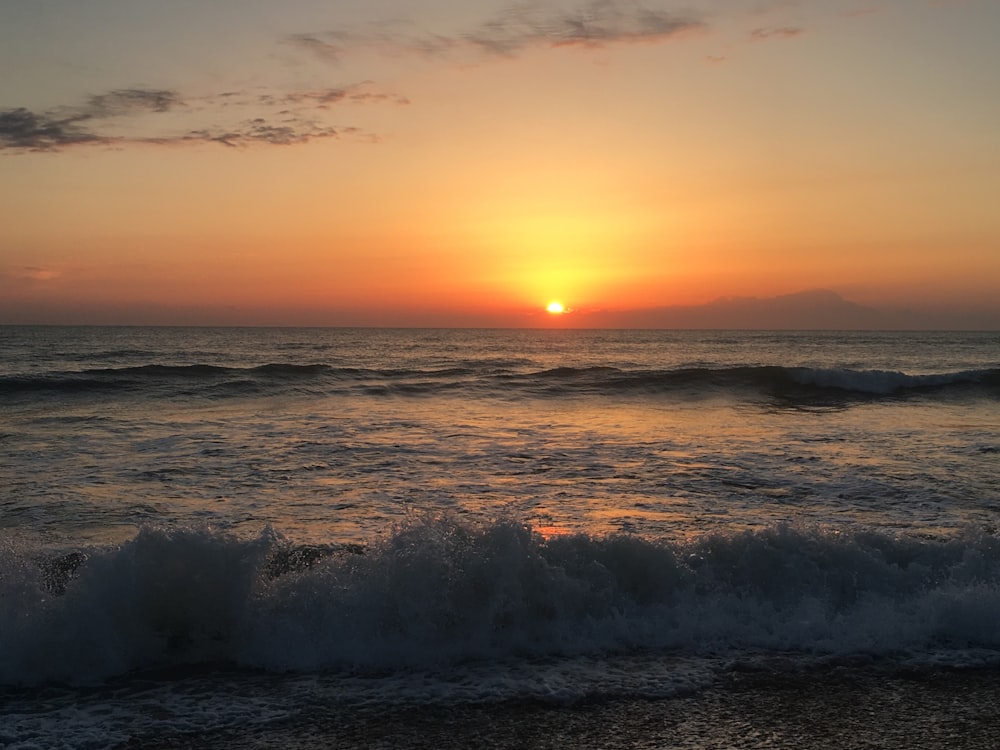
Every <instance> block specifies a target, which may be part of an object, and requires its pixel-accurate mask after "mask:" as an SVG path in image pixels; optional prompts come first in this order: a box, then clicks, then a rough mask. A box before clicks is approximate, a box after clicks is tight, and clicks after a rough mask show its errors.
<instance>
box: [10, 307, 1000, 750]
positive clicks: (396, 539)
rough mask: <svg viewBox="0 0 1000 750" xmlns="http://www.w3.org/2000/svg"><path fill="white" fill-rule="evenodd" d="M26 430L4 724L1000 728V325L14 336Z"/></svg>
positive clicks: (724, 733)
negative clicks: (990, 715) (994, 706)
mask: <svg viewBox="0 0 1000 750" xmlns="http://www.w3.org/2000/svg"><path fill="white" fill-rule="evenodd" d="M0 419H2V421H0V603H2V607H0V685H3V686H5V687H2V688H0V690H2V693H0V706H2V708H0V745H4V744H5V746H10V747H105V746H116V745H117V746H134V747H140V746H142V747H145V746H156V745H155V744H150V743H153V741H154V739H155V741H156V742H159V743H161V746H163V747H183V746H192V747H213V746H226V745H228V746H230V747H256V746H273V747H320V746H332V745H334V744H336V745H337V746H358V747H361V746H378V745H379V743H381V746H385V747H391V746H413V747H418V746H419V747H425V746H430V745H432V744H436V745H439V746H441V745H444V746H455V747H457V746H472V745H478V744H491V745H494V746H510V747H514V746H531V744H532V743H527V742H526V740H525V737H526V736H529V737H531V738H533V743H534V746H540V747H547V746H554V744H555V743H556V742H557V741H559V742H562V743H563V744H566V743H569V744H570V745H571V746H592V747H597V746H604V747H626V746H629V747H632V746H637V747H643V746H647V747H671V746H673V747H688V746H690V747H696V746H710V747H714V746H738V747H744V746H746V747H792V746H809V747H826V746H832V744H823V743H824V742H827V740H824V739H823V738H822V737H820V736H819V735H818V734H816V733H815V732H814V733H813V734H809V730H808V729H807V726H806V723H805V722H804V720H803V719H802V716H804V715H809V716H814V717H815V719H816V721H815V722H813V723H816V722H819V723H818V724H816V725H817V726H825V727H827V731H828V735H829V737H832V736H834V735H835V734H836V735H839V734H840V733H842V732H848V727H849V726H850V727H853V729H851V730H850V732H853V733H854V734H853V736H855V737H856V738H863V737H869V736H870V737H873V738H874V737H876V736H881V737H882V739H883V740H884V742H882V743H881V746H903V745H897V744H896V740H895V739H892V738H893V737H896V736H895V735H891V732H892V731H895V730H894V729H891V728H890V726H889V725H887V724H885V721H884V719H885V717H886V716H887V712H889V713H890V714H891V712H892V711H893V710H898V714H899V717H900V718H899V720H900V721H905V722H910V723H913V724H914V726H915V727H916V726H917V725H920V726H922V727H923V728H922V729H921V730H920V731H921V737H922V739H920V740H919V741H920V742H925V744H924V745H919V744H912V743H911V744H908V745H906V746H911V747H920V746H926V747H931V746H942V745H941V744H937V745H934V744H926V743H928V742H931V741H932V738H938V739H941V738H945V737H946V734H943V733H945V732H946V731H951V730H949V729H948V727H949V726H951V727H952V728H954V726H959V725H960V726H961V727H962V731H963V732H966V734H967V736H968V737H974V736H979V735H976V734H975V733H976V732H981V731H984V730H983V727H986V726H992V725H990V724H989V722H988V721H985V720H984V719H983V718H982V716H981V714H980V713H977V710H978V709H977V708H976V706H977V705H980V704H981V703H985V702H988V701H989V700H992V699H994V698H995V697H1000V696H997V693H996V689H995V688H996V678H995V674H996V673H995V672H994V667H995V665H997V663H998V658H997V657H998V656H1000V630H998V629H997V627H996V623H997V622H1000V584H998V581H1000V577H998V576H1000V536H998V533H997V520H998V517H1000V480H998V478H997V477H998V472H997V470H996V467H997V465H998V464H997V456H998V455H1000V336H998V335H997V334H988V333H957V334H947V333H929V334H915V333H898V334H896V333H826V332H824V333H766V332H765V333H757V332H649V331H625V332H623V331H618V332H609V331H594V332H581V331H466V330H462V331H439V330H428V331H387V330H345V329H143V328H31V327H14V328H4V329H2V331H0ZM790 685H793V686H797V687H789V686H790ZM939 685H940V686H941V687H940V689H939V688H938V686H939ZM886 686H894V687H893V688H892V691H890V692H886V690H887V689H888V688H887V687H886ZM963 686H964V687H963ZM963 691H965V692H964V693H963ZM966 693H967V694H968V695H969V696H972V697H970V698H969V699H968V701H966V702H964V703H963V702H962V701H963V700H964V699H961V700H960V699H959V698H955V696H960V695H964V694H966ZM827 694H829V695H830V696H840V698H837V699H836V700H834V698H830V703H829V705H828V706H827V708H826V710H825V711H824V708H823V706H824V699H823V696H824V695H827ZM852 695H854V696H855V697H857V698H858V700H861V704H862V705H863V704H864V702H865V701H866V700H871V701H873V702H872V704H871V708H870V710H871V712H872V715H873V716H881V717H883V721H881V722H879V723H876V724H874V725H873V724H872V723H871V722H867V723H866V722H865V721H864V719H863V715H862V714H859V713H858V711H860V710H861V709H851V711H853V713H851V711H848V710H847V709H846V708H845V706H848V705H849V704H851V701H850V700H849V698H850V696H852ZM877 696H881V697H880V698H878V700H879V701H881V702H878V703H876V702H874V701H875V700H876V697H877ZM948 696H951V698H948V700H951V701H952V703H946V704H941V703H940V702H941V701H945V699H946V698H947V697H948ZM838 701H839V702H838ZM886 701H889V703H887V702H886ZM976 701H979V702H980V703H976ZM938 704H940V705H941V706H943V705H950V706H952V708H950V709H948V711H945V710H944V709H943V708H940V706H939V708H940V710H938V711H937V713H934V712H933V711H928V710H925V707H927V706H932V705H938ZM783 706H784V708H783ZM893 706H895V707H896V708H895V709H893V708H892V707H893ZM754 707H756V708H754ZM802 712H811V713H806V714H803V713H802ZM712 716H717V717H721V718H720V719H719V720H718V722H717V723H716V722H714V721H713V720H712V719H711V717H712ZM852 716H853V717H854V718H851V717H852ZM948 716H953V717H954V716H960V717H964V718H963V719H961V721H960V722H959V724H957V725H955V724H954V722H953V723H952V724H949V721H950V720H949V719H948ZM935 717H936V718H935ZM956 721H958V720H957V719H956ZM824 722H825V723H824ZM921 722H922V723H921ZM665 727H671V728H672V730H671V731H675V732H676V733H677V734H676V736H674V737H673V739H670V738H668V737H667V735H666V734H664V728H665ZM768 727H771V728H770V729H768ZM817 731H819V730H817ZM449 732H450V733H451V735H452V736H453V737H454V738H455V739H454V742H453V743H452V745H448V744H446V743H445V742H444V740H443V739H441V738H442V737H443V736H444V734H446V733H449ZM768 732H771V734H768ZM803 732H804V733H805V734H803ZM865 732H868V734H865ZM879 732H881V735H879ZM969 732H971V733H972V734H969ZM525 733H527V735H525ZM574 733H575V734H574ZM754 733H756V734H754ZM873 733H874V734H873ZM559 737H563V738H565V739H564V740H562V741H560V740H558V738H559ZM574 738H575V739H574ZM615 738H617V739H615ZM668 741H670V742H673V743H674V744H666V743H668ZM865 741H868V740H865ZM934 741H937V740H934ZM943 741H944V739H941V742H943ZM976 741H978V740H976ZM546 742H548V743H549V744H545V743H546ZM796 742H799V743H800V744H798V745H796V744H795V743H796ZM830 742H832V740H830ZM914 742H916V740H914ZM969 742H970V743H972V744H966V745H955V746H968V747H980V746H981V747H986V746H987V745H983V744H980V745H977V744H974V743H973V740H971V739H970V740H969ZM185 743H189V744H188V745H186V744H185ZM255 743H256V744H255ZM260 743H263V744H260ZM456 743H457V744H456ZM616 743H617V744H616ZM684 743H688V744H684ZM699 743H700V744H699ZM769 743H770V744H769ZM857 743H858V744H856V745H851V744H849V743H848V744H846V745H845V744H844V742H843V740H841V741H840V742H839V744H840V746H847V747H851V746H857V747H864V746H869V745H865V744H864V742H863V741H862V740H861V739H857ZM870 743H871V744H874V745H879V744H880V743H879V742H877V741H876V740H875V739H872V740H871V741H870Z"/></svg>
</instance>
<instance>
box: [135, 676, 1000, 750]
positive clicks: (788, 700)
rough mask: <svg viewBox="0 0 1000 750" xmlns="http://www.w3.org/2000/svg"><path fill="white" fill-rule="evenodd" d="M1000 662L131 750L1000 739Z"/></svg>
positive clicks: (401, 718)
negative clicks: (999, 709)
mask: <svg viewBox="0 0 1000 750" xmlns="http://www.w3.org/2000/svg"><path fill="white" fill-rule="evenodd" d="M998 704H1000V670H996V669H985V668H979V669H968V670H958V669H948V670H945V669H942V670H931V671H921V670H906V671H902V672H900V671H894V672H891V673H887V672H885V671H884V670H880V669H868V668H862V669H856V668H845V667H838V668H834V669H829V670H824V671H822V672H820V673H816V672H810V673H797V674H775V673H756V672H755V673H733V674H730V675H727V676H725V677H723V678H721V679H720V681H719V682H718V683H717V684H716V685H715V686H712V687H709V688H705V689H703V690H699V691H697V692H695V693H691V694H688V695H682V696H677V697H673V698H665V699H645V698H635V699H621V698H613V699H607V700H587V701H581V702H578V703H575V704H572V705H551V704H545V703H542V702H539V701H531V702H520V701H515V702H507V703H499V704H458V705H453V706H441V705H436V706H426V707H406V708H396V709H388V710H380V709H379V708H378V707H368V708H365V709H361V710H357V709H352V710H350V711H342V712H341V711H338V710H337V709H335V708H331V709H330V710H329V711H320V710H311V711H310V712H309V713H306V714H304V715H301V716H298V717H296V718H294V719H287V720H281V721H278V722H275V723H274V724H271V725H268V726H265V727H257V728H254V729H249V730H237V731H233V730H225V731H218V732H210V733H200V734H199V733H195V734H187V735H178V736H176V737H172V738H159V739H153V738H150V737H144V738H138V737H137V738H134V739H133V740H130V741H128V742H125V743H123V744H119V745H117V748H119V749H120V750H134V749H137V748H140V747H141V748H146V749H148V750H179V749H181V748H214V747H219V748H223V747H224V748H227V750H251V749H253V750H260V749H261V748H286V749H287V750H319V749H320V748H330V747H336V748H414V749H415V748H428V749H431V748H433V749H434V750H447V749H450V748H456V749H457V748H470V747H490V748H540V749H545V750H549V749H551V750H566V748H607V749H609V750H614V749H616V748H678V749H679V748H691V749H695V748H702V749H707V748H730V747H732V748H741V750H749V749H751V748H771V749H773V748H809V750H851V749H853V748H858V749H859V750H860V749H861V748H894V747H898V748H904V747H905V748H907V749H908V750H931V749H934V750H940V748H967V749H969V750H980V749H981V750H987V749H992V748H995V747H996V743H997V737H998V736H1000V712H997V710H996V706H997V705H998Z"/></svg>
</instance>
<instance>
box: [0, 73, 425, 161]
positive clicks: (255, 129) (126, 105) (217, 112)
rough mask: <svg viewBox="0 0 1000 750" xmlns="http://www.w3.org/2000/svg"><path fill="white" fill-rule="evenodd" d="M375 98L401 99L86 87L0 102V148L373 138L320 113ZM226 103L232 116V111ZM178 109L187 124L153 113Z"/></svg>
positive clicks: (355, 89)
mask: <svg viewBox="0 0 1000 750" xmlns="http://www.w3.org/2000/svg"><path fill="white" fill-rule="evenodd" d="M379 102H392V103H397V104H405V103H406V99H405V98H404V97H400V96H397V95H393V94H386V93H383V92H379V91H377V90H374V89H373V88H372V87H371V85H370V84H369V83H368V82H365V83H362V84H355V85H351V86H344V87H339V88H327V89H315V90H304V91H285V92H225V93H221V94H214V95H210V96H201V97H194V98H189V99H185V98H184V97H182V96H181V95H180V94H179V93H178V92H176V91H169V90H165V89H142V88H129V89H116V90H113V91H109V92H106V93H102V94H94V95H91V96H89V97H88V98H87V99H86V100H85V102H84V103H83V104H81V105H77V106H61V107H56V108H53V109H50V110H45V111H42V112H34V111H32V110H29V109H27V108H25V107H17V108H13V109H6V110H0V151H60V150H63V149H66V148H69V147H75V146H84V145H88V146H92V145H117V146H122V145H130V144H131V145H134V144H147V145H183V144H193V143H199V142H202V143H220V144H223V145H227V146H251V145H257V144H269V145H280V146H287V145H293V144H297V143H306V142H308V141H311V140H315V139H320V138H337V137H340V136H347V135H349V136H354V137H359V138H364V139H366V140H373V139H374V136H372V135H371V134H365V133H364V132H363V131H362V130H361V129H360V128H357V127H352V126H348V127H340V126H338V127H334V126H333V125H330V124H328V123H325V122H323V121H322V119H321V117H319V115H322V114H323V113H324V112H325V111H326V110H329V109H330V108H331V107H333V106H334V105H339V104H352V103H353V104H359V103H379ZM233 110H235V112H236V113H237V117H236V118H233V117H232V115H231V113H232V111H233ZM178 113H180V114H182V115H183V117H182V118H180V119H181V121H182V122H186V123H188V127H187V128H179V127H178V126H177V124H176V122H175V121H174V120H173V119H172V120H171V121H170V122H160V121H158V120H157V119H156V116H165V115H177V114H178ZM239 113H243V116H239ZM140 115H152V116H154V117H153V119H152V120H148V119H147V120H144V121H143V123H142V127H141V128H140V129H139V132H132V131H134V130H135V129H136V128H134V127H133V128H130V127H129V125H130V124H131V123H129V120H130V119H132V118H138V117H139V116H140ZM174 119H176V118H174ZM219 120H221V121H223V122H222V124H220V122H218V121H219ZM227 120H228V122H227ZM206 121H208V122H206ZM158 126H159V129H158V130H157V129H156V128H157V127H158Z"/></svg>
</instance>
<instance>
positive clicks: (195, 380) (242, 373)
mask: <svg viewBox="0 0 1000 750" xmlns="http://www.w3.org/2000/svg"><path fill="white" fill-rule="evenodd" d="M282 389H289V390H291V391H305V392H308V393H313V394H316V395H324V394H330V395H333V394H338V393H363V394H367V395H400V396H407V395H411V396H412V395H434V394H436V393H442V394H443V393H462V392H463V391H470V392H474V393H475V395H477V396H483V395H487V396H489V395H492V396H496V397H501V398H503V397H520V396H527V397H543V398H544V397H559V396H588V395H590V396H614V395H619V394H622V395H629V394H632V395H636V394H638V395H643V394H649V395H663V396H671V395H673V396H677V397H682V398H705V397H725V398H736V399H739V398H755V397H764V398H767V399H771V400H777V401H780V402H787V403H790V404H793V405H794V404H795V403H797V402H800V401H801V402H803V403H811V402H823V401H832V402H851V401H870V400H877V399H885V398H894V399H898V398H908V397H921V398H934V397H939V396H942V397H943V396H949V397H953V396H958V397H968V398H987V399H997V398H1000V369H978V370H964V371H955V372H947V373H937V374H907V373H902V372H897V371H888V370H854V369H847V368H809V367H782V366H775V365H769V366H737V367H682V368H676V369H665V370H641V369H636V370H631V369H622V368H617V367H607V366H599V367H557V368H551V369H545V370H530V369H526V368H524V367H523V366H521V367H509V368H508V367H503V366H498V365H497V364H496V363H495V362H491V361H486V362H479V363H477V362H471V361H470V362H464V363H462V365H461V366H452V367H442V368H427V369H420V368H385V369H373V368H363V367H335V366H332V365H328V364H323V363H311V364H296V363H287V362H284V363H269V364H264V365H260V366H256V367H224V366H218V365H209V364H190V365H159V364H150V365H142V366H137V367H120V368H100V369H88V370H80V371H64V372H50V373H42V374H37V375H30V376H7V377H0V397H2V396H4V395H6V396H16V395H18V394H22V395H24V396H30V395H31V394H38V393H42V392H49V393H56V394H65V395H73V394H88V393H94V394H101V393H115V392H132V393H138V394H140V395H141V394H142V393H143V391H144V390H149V392H150V393H154V392H155V393H156V394H157V395H172V394H176V395H185V396H190V395H205V396H207V397H212V398H224V397H227V396H241V395H247V394H250V393H260V394H271V393H279V392H281V390H282Z"/></svg>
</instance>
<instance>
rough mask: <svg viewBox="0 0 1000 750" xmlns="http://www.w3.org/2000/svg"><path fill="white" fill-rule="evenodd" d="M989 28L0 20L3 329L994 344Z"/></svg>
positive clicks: (998, 143)
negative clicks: (744, 308) (863, 318)
mask: <svg viewBox="0 0 1000 750" xmlns="http://www.w3.org/2000/svg"><path fill="white" fill-rule="evenodd" d="M997 29H1000V3H998V2H996V0H687V1H686V2H673V0H648V2H632V1H631V0H598V1H596V2H588V1H584V2H578V1H577V0H566V1H565V2H559V3H548V2H530V3H508V2H502V1H499V0H497V1H494V0H464V1H463V2H461V3H456V2H454V1H453V0H428V1H424V0H416V1H413V0H411V1H409V2H403V1H402V0H369V1H367V2H364V3H360V2H344V1H328V2H320V1H319V0H284V1H283V2H282V3H275V2H273V1H272V0H211V2H205V0H172V1H171V2H169V3H167V2H162V1H161V0H87V1H86V2H80V0H4V2H3V3H0V70H2V71H3V75H2V76H0V323H57V324H63V323H70V324H72V323H96V324H107V323H123V324H238V325H414V326H421V325H456V326H467V325H468V326H475V325H499V326H551V325H559V326H590V325H602V324H603V322H605V321H613V322H614V325H616V326H618V325H621V326H629V325H649V324H653V325H655V321H656V320H660V319H662V320H667V318H657V317H656V313H657V311H677V310H700V309H717V308H719V307H720V305H722V306H726V304H724V303H727V301H729V302H731V301H732V300H734V299H735V300H740V299H742V298H755V299H756V300H760V301H761V304H763V303H764V302H766V301H767V300H769V299H773V298H776V299H783V300H787V299H792V298H794V299H799V297H789V295H797V294H799V293H800V292H808V291H811V290H812V291H815V290H824V293H825V292H832V293H834V295H836V297H837V299H841V300H843V301H844V302H845V304H846V303H849V304H850V305H852V306H857V305H860V306H864V307H866V308H869V307H870V308H876V309H878V310H889V311H895V312H896V313H900V314H902V313H911V312H912V313H913V314H914V315H918V316H919V319H920V320H921V321H924V322H925V323H926V322H928V321H930V322H929V323H928V325H930V326H935V327H949V326H951V325H959V326H960V327H967V326H966V325H965V324H968V325H969V326H972V327H986V328H998V329H1000V294H998V289H1000V209H998V206H1000V204H998V196H1000V88H998V85H997V71H1000V45H997V44H996V39H995V37H996V31H997ZM802 299H804V300H808V299H810V297H809V295H805V296H804V297H802ZM553 301H558V302H560V303H561V304H562V305H563V309H564V312H563V313H561V314H556V313H549V312H546V306H547V305H549V303H551V302H553ZM728 307H730V308H732V307H734V306H733V305H728ZM735 307H739V305H736V306H735ZM671 319H674V318H671ZM650 321H653V323H650ZM789 327H795V325H794V321H793V322H792V323H790V325H789Z"/></svg>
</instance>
